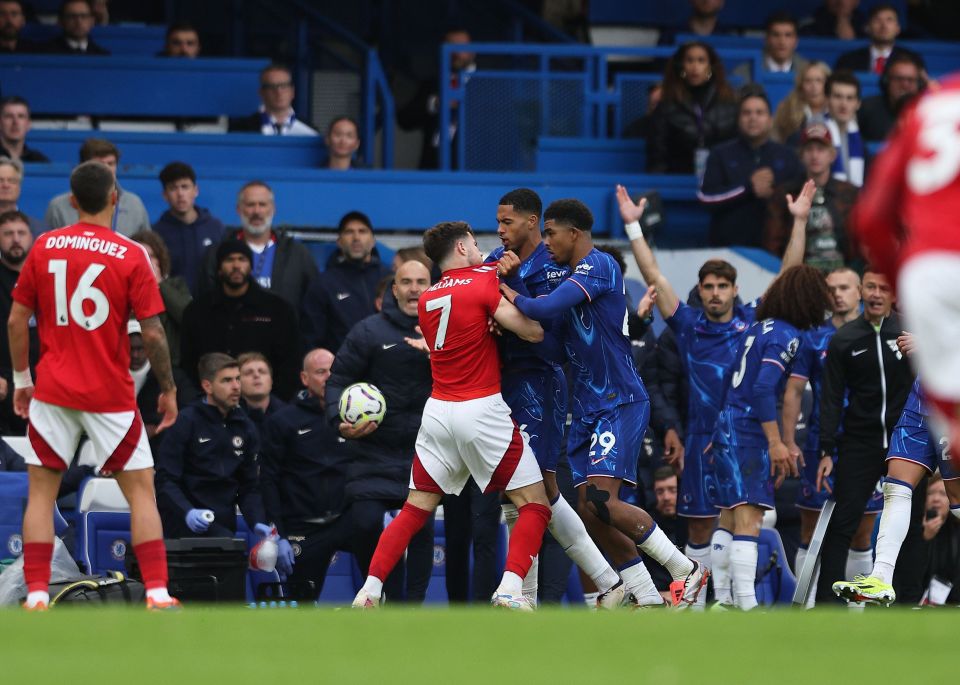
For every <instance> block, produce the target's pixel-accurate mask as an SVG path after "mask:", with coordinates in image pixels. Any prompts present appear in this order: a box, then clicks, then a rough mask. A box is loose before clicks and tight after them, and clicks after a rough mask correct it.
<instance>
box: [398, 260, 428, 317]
mask: <svg viewBox="0 0 960 685" xmlns="http://www.w3.org/2000/svg"><path fill="white" fill-rule="evenodd" d="M429 287H430V269H428V268H427V267H425V266H424V265H423V264H422V263H420V262H418V261H416V260H412V261H409V262H405V263H404V264H402V265H401V266H400V268H399V269H397V275H396V276H394V278H393V296H394V297H395V298H397V306H398V307H400V311H401V312H403V313H404V314H406V315H407V316H416V315H417V305H418V304H419V303H420V296H421V295H423V293H425V292H426V291H427V288H429Z"/></svg>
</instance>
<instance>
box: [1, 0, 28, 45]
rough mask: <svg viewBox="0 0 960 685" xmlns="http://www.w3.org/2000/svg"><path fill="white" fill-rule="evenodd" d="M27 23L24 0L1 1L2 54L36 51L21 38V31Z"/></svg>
mask: <svg viewBox="0 0 960 685" xmlns="http://www.w3.org/2000/svg"><path fill="white" fill-rule="evenodd" d="M26 23H27V19H26V16H25V15H24V13H23V0H0V54H3V53H5V52H34V51H35V50H36V46H35V45H34V44H33V43H31V42H30V41H25V40H23V39H21V38H20V31H22V30H23V26H24V24H26Z"/></svg>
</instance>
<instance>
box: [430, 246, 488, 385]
mask: <svg viewBox="0 0 960 685" xmlns="http://www.w3.org/2000/svg"><path fill="white" fill-rule="evenodd" d="M500 297H501V295H500V282H499V279H498V278H497V265H496V264H491V265H486V266H484V265H478V266H469V267H465V268H463V269H450V270H448V271H444V272H443V277H442V278H441V279H440V280H439V281H437V282H436V283H435V284H434V285H433V286H432V287H431V288H430V289H429V290H428V291H427V292H426V293H424V294H423V295H422V296H421V297H420V303H419V305H417V310H418V314H419V316H420V330H421V331H423V337H424V338H425V339H426V341H427V344H428V345H429V346H430V370H431V372H432V373H433V392H432V393H431V396H432V397H434V398H436V399H438V400H450V401H453V402H462V401H464V400H473V399H477V398H479V397H487V396H489V395H493V394H494V393H498V392H500V353H499V351H498V350H497V342H496V340H495V338H494V335H493V334H492V333H491V332H490V326H489V323H488V322H489V319H490V317H491V316H493V313H494V312H495V311H497V306H498V305H499V304H500Z"/></svg>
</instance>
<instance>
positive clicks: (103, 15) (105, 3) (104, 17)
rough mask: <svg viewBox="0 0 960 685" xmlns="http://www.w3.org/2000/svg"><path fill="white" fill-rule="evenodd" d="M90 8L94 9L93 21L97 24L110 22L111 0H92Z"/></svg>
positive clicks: (106, 24)
mask: <svg viewBox="0 0 960 685" xmlns="http://www.w3.org/2000/svg"><path fill="white" fill-rule="evenodd" d="M90 9H92V10H93V21H94V23H95V24H96V25H97V26H108V25H109V24H110V0H90Z"/></svg>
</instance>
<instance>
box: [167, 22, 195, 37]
mask: <svg viewBox="0 0 960 685" xmlns="http://www.w3.org/2000/svg"><path fill="white" fill-rule="evenodd" d="M185 31H192V32H193V33H195V34H197V38H200V32H199V31H197V27H196V26H194V25H193V24H191V23H190V22H188V21H178V22H174V23H173V24H170V26H168V27H167V33H166V36H164V38H165V39H166V40H169V39H170V36H172V35H173V34H174V33H181V32H185Z"/></svg>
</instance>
